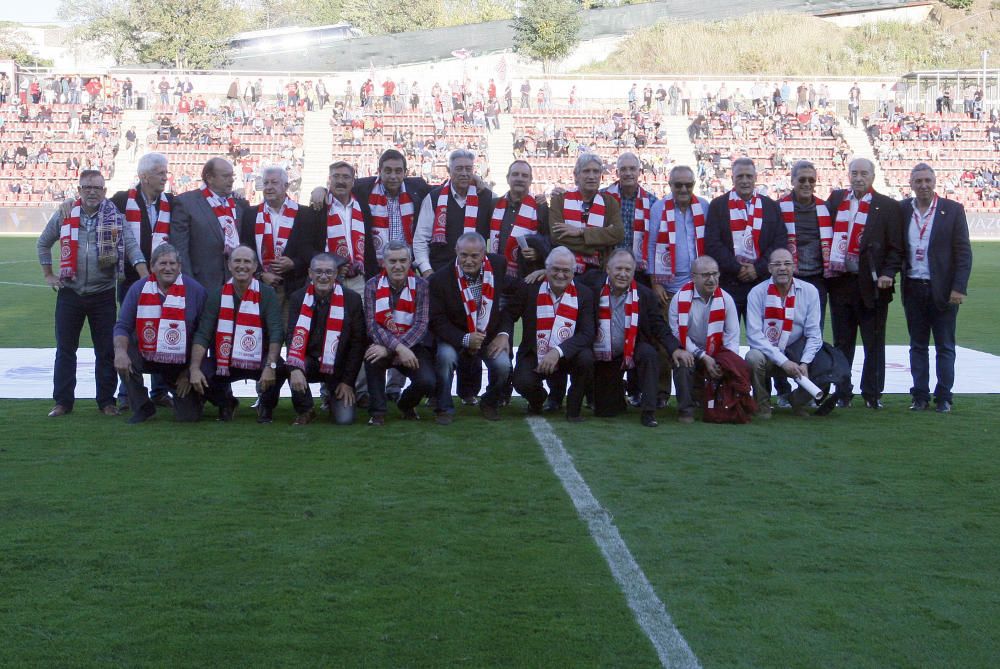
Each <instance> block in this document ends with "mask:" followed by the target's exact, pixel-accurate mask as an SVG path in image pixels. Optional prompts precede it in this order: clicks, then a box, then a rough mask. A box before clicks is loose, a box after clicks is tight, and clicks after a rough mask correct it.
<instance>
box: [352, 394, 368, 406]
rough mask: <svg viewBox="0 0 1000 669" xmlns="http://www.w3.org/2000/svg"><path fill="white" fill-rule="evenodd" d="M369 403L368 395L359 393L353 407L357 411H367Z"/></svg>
mask: <svg viewBox="0 0 1000 669" xmlns="http://www.w3.org/2000/svg"><path fill="white" fill-rule="evenodd" d="M370 402H371V400H370V399H369V398H368V393H361V394H360V395H358V396H357V398H356V399H355V400H354V405H355V406H356V407H358V408H359V409H367V408H368V404H369V403H370Z"/></svg>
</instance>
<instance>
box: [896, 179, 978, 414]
mask: <svg viewBox="0 0 1000 669" xmlns="http://www.w3.org/2000/svg"><path fill="white" fill-rule="evenodd" d="M935 185H936V176H935V173H934V169H933V168H932V167H931V166H930V165H928V164H927V163H918V164H916V165H914V167H913V169H912V170H911V171H910V189H911V191H912V192H913V197H910V198H907V199H905V200H903V202H902V205H901V209H902V216H903V220H904V221H905V222H906V223H904V224H905V225H906V232H905V234H904V235H903V243H904V245H905V250H904V254H903V258H904V266H903V272H902V281H903V309H904V312H905V314H906V327H907V330H908V331H909V334H910V373H911V374H912V376H913V388H911V389H910V394H911V395H912V396H913V403H912V404H911V405H910V409H911V410H913V411H922V410H926V409H929V408H930V400H931V390H930V363H929V361H928V347H929V345H930V339H931V333H932V332H933V334H934V349H935V360H936V366H937V370H936V377H937V386H936V387H935V388H934V401H935V404H936V408H937V411H938V412H939V413H948V412H949V411H951V407H952V401H953V399H952V392H951V388H952V385H953V384H954V381H955V325H956V321H957V319H958V308H959V305H961V304H962V302H963V301H964V300H965V297H966V294H967V292H968V282H969V274H970V273H971V271H972V246H971V245H970V244H969V226H968V223H967V222H966V218H965V208H964V207H963V206H962V205H961V204H959V203H958V202H954V201H952V200H949V199H947V198H943V197H939V196H938V195H937V194H936V193H935V190H934V189H935Z"/></svg>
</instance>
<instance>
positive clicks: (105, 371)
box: [52, 288, 118, 409]
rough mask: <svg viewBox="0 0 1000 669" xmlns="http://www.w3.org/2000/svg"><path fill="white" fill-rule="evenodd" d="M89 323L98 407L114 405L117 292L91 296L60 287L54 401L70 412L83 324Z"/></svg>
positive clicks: (116, 376)
mask: <svg viewBox="0 0 1000 669" xmlns="http://www.w3.org/2000/svg"><path fill="white" fill-rule="evenodd" d="M84 320H87V321H88V322H89V323H90V338H91V339H92V340H93V342H94V357H95V360H94V379H95V380H96V381H97V407H98V408H99V409H103V408H104V407H106V406H108V405H113V404H114V401H115V398H114V394H115V381H116V379H117V378H118V374H117V373H116V372H115V347H114V343H113V342H114V339H113V335H112V331H113V330H114V327H115V291H114V289H113V288H112V289H109V290H106V291H103V292H101V293H94V294H92V295H80V294H78V293H77V292H76V291H74V290H72V289H70V288H60V289H59V293H58V295H56V361H55V367H54V369H53V374H52V386H53V388H52V399H54V400H55V401H56V404H61V405H63V406H64V407H66V408H67V409H72V408H73V402H74V401H75V399H76V397H75V392H76V352H77V349H79V348H80V333H81V332H82V331H83V321H84Z"/></svg>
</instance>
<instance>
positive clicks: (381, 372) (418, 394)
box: [365, 346, 434, 416]
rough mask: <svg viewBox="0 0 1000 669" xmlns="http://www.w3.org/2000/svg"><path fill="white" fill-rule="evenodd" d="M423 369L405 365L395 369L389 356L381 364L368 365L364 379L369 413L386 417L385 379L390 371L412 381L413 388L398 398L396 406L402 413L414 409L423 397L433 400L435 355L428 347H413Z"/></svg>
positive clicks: (391, 357)
mask: <svg viewBox="0 0 1000 669" xmlns="http://www.w3.org/2000/svg"><path fill="white" fill-rule="evenodd" d="M412 350H413V354H414V355H415V356H417V361H418V362H419V363H420V366H419V367H417V369H409V368H407V367H403V366H402V365H393V364H392V359H393V357H394V356H388V357H386V358H383V359H382V360H380V361H378V362H374V363H373V362H366V363H365V376H366V377H368V396H369V402H368V413H369V414H371V415H373V416H384V415H385V413H386V410H387V409H386V407H387V404H388V401H387V399H386V390H385V385H386V384H385V375H386V372H387V371H388V370H390V369H395V370H396V371H398V372H399V373H401V374H403V375H404V376H405V377H407V378H408V379H410V385H408V386H407V387H406V390H404V391H403V394H402V395H400V396H399V401H398V402H396V406H397V407H398V408H399V410H400V411H407V410H409V409H413V408H414V407H416V406H417V405H418V404H420V400H421V399H422V398H424V397H430V396H431V395H432V393H433V392H434V354H433V353H431V350H430V349H429V348H427V347H426V346H415V347H413V349H412Z"/></svg>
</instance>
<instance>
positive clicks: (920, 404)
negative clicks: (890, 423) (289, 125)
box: [910, 400, 931, 411]
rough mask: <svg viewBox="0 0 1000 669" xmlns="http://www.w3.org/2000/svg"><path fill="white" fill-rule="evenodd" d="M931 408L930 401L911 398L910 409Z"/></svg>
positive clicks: (925, 409)
mask: <svg viewBox="0 0 1000 669" xmlns="http://www.w3.org/2000/svg"><path fill="white" fill-rule="evenodd" d="M930 408H931V403H930V402H928V401H927V400H913V403H912V404H910V411H927V410H928V409H930Z"/></svg>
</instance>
